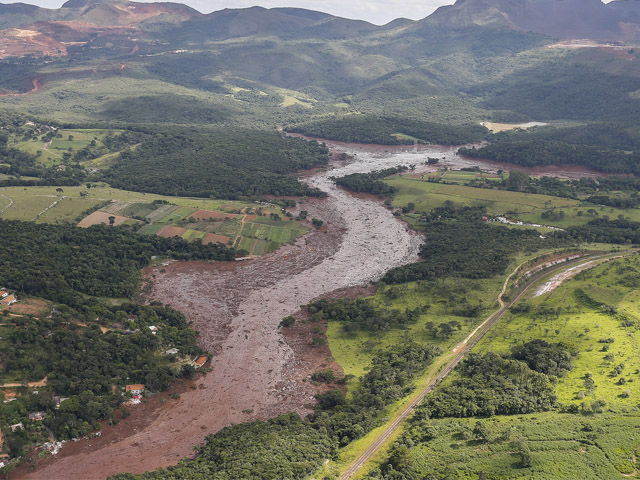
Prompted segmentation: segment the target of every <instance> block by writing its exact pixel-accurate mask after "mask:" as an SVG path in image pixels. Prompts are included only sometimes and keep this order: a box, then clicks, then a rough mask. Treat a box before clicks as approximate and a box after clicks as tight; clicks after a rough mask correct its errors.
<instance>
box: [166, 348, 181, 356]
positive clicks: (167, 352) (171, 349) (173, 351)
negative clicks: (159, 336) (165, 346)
mask: <svg viewBox="0 0 640 480" xmlns="http://www.w3.org/2000/svg"><path fill="white" fill-rule="evenodd" d="M179 351H180V350H178V349H177V348H170V349H169V350H167V351H166V352H164V354H165V355H176V354H177V353H178V352H179Z"/></svg>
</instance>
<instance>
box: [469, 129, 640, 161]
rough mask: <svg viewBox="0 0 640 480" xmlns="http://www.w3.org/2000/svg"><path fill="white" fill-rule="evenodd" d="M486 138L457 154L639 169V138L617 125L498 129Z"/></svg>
mask: <svg viewBox="0 0 640 480" xmlns="http://www.w3.org/2000/svg"><path fill="white" fill-rule="evenodd" d="M489 141H490V143H489V144H488V145H485V146H483V147H480V148H475V147H472V148H461V149H460V150H459V153H461V154H462V155H466V156H469V157H474V158H486V159H489V160H494V161H497V162H505V163H514V164H517V165H523V166H527V167H534V166H538V165H559V164H575V165H584V166H587V167H590V168H593V169H595V170H599V171H602V172H607V173H638V171H639V170H638V169H639V168H640V140H638V138H637V137H636V136H634V135H631V134H630V133H629V131H628V130H627V129H625V128H623V127H622V126H620V125H611V124H590V125H587V126H585V127H568V128H553V127H537V128H532V129H529V130H513V131H509V132H501V133H498V134H495V135H492V136H491V137H490V138H489Z"/></svg>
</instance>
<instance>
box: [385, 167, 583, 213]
mask: <svg viewBox="0 0 640 480" xmlns="http://www.w3.org/2000/svg"><path fill="white" fill-rule="evenodd" d="M463 173H465V176H466V173H467V172H463ZM386 183H388V184H389V185H392V186H394V187H396V188H398V192H397V193H396V194H395V195H394V198H393V205H394V206H398V207H401V206H404V205H407V204H408V203H410V202H411V203H414V204H415V206H416V210H419V211H425V212H428V211H430V210H432V209H434V208H436V207H440V206H442V205H443V204H444V202H446V201H447V200H450V201H452V202H454V203H455V204H456V205H466V206H483V207H486V208H487V213H489V214H490V215H503V214H507V213H509V212H513V214H515V213H517V215H515V216H516V217H518V218H524V217H523V215H522V214H523V213H535V212H540V213H542V212H543V211H545V210H548V209H550V208H563V207H565V208H566V207H568V208H574V207H577V206H578V205H579V204H580V202H579V201H578V200H572V199H565V198H558V197H552V196H549V195H537V194H532V193H522V192H510V191H506V190H494V189H482V188H474V187H467V186H463V185H443V184H440V183H433V182H427V181H424V180H421V179H416V178H412V177H410V176H408V175H404V176H398V177H393V178H391V179H388V180H386ZM532 223H533V222H532ZM536 223H543V224H544V223H547V222H545V221H543V222H536ZM582 223H586V218H585V220H584V221H583V222H582Z"/></svg>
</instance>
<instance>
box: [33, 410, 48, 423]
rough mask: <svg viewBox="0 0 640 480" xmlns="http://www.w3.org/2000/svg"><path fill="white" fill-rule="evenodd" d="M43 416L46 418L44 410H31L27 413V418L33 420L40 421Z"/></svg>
mask: <svg viewBox="0 0 640 480" xmlns="http://www.w3.org/2000/svg"><path fill="white" fill-rule="evenodd" d="M45 418H47V414H46V413H45V412H33V413H30V414H29V420H33V421H34V422H41V421H43V420H44V419H45Z"/></svg>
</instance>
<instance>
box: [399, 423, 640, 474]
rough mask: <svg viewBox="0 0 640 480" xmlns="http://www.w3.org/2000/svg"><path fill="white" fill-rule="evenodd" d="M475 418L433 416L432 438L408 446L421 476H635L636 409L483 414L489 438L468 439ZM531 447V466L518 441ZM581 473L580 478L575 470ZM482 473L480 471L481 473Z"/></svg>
mask: <svg viewBox="0 0 640 480" xmlns="http://www.w3.org/2000/svg"><path fill="white" fill-rule="evenodd" d="M476 422H477V419H473V418H472V419H466V418H463V419H460V418H455V419H443V420H432V421H430V422H429V425H430V426H431V427H432V428H433V429H434V431H436V432H437V435H436V437H435V438H434V439H433V440H430V441H428V442H425V443H422V444H420V445H419V446H416V447H414V448H412V449H411V450H410V453H409V461H410V462H411V464H412V466H415V468H416V470H417V478H428V476H429V475H434V478H457V479H464V480H467V479H468V480H471V479H474V480H475V479H477V478H479V476H480V475H484V477H485V478H491V479H495V480H513V479H523V480H524V479H527V480H528V479H548V478H554V479H561V478H563V479H575V480H578V479H580V480H602V479H605V478H606V479H622V478H624V477H623V476H622V475H621V474H626V475H627V476H635V475H634V474H635V473H636V472H637V471H636V465H635V464H634V459H635V453H636V450H637V448H638V438H639V437H638V434H639V433H640V414H638V413H637V412H635V411H634V412H629V411H625V412H616V413H604V414H599V415H595V416H579V415H574V414H560V413H555V412H546V413H537V414H531V415H514V416H496V417H492V418H489V419H482V422H483V424H485V425H486V427H487V428H488V430H489V432H490V436H489V441H488V442H487V443H483V442H479V441H477V440H475V439H474V440H469V441H467V440H464V439H463V433H464V432H465V431H471V430H473V428H474V426H475V424H476ZM521 441H523V442H526V444H527V446H528V447H529V448H530V450H531V463H532V465H531V467H528V468H525V467H522V466H521V465H520V456H519V455H518V442H521ZM577 472H579V474H580V476H579V477H577V476H576V473H577ZM480 478H482V476H480Z"/></svg>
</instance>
